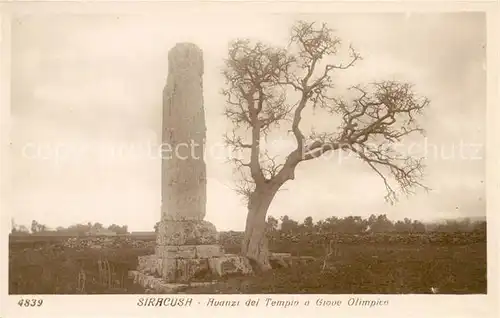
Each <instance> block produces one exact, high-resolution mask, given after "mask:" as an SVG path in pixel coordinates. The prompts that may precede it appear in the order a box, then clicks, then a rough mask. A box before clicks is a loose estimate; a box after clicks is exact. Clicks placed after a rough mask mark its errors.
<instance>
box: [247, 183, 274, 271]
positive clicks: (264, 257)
mask: <svg viewBox="0 0 500 318" xmlns="http://www.w3.org/2000/svg"><path fill="white" fill-rule="evenodd" d="M261 188H262V189H259V187H258V188H256V190H255V191H254V192H253V193H252V195H251V196H250V199H249V203H248V214H247V221H246V227H245V236H244V238H243V243H242V249H241V251H242V254H243V256H246V257H247V258H248V259H249V260H250V264H251V265H252V267H253V269H254V271H261V272H264V271H268V270H270V269H271V264H270V263H269V249H268V245H267V237H266V215H267V210H268V209H269V206H270V205H271V202H272V200H273V198H274V196H275V195H276V192H277V189H274V188H271V187H261Z"/></svg>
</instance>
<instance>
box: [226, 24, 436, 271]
mask: <svg viewBox="0 0 500 318" xmlns="http://www.w3.org/2000/svg"><path fill="white" fill-rule="evenodd" d="M341 48H342V44H341V40H340V38H338V37H337V36H335V34H334V31H333V30H332V29H330V28H328V27H327V25H325V24H322V25H319V26H318V25H317V24H316V23H307V22H304V21H299V22H297V23H296V24H294V26H293V27H292V29H291V36H290V45H289V46H288V47H287V48H276V47H272V46H269V45H266V44H264V43H261V42H257V43H252V42H251V41H250V40H236V41H234V42H232V43H231V45H230V47H229V52H228V58H227V59H226V60H225V68H224V70H223V76H224V78H225V80H226V86H225V88H224V89H223V90H222V94H223V95H224V96H225V97H226V102H227V105H226V108H225V116H226V117H227V118H228V119H229V120H230V121H231V122H232V124H233V130H232V131H231V132H230V133H228V134H226V136H225V142H226V144H227V145H228V146H230V147H232V149H233V150H234V151H238V152H240V153H246V155H245V156H236V157H234V158H232V161H233V163H234V164H235V168H236V171H238V172H239V173H240V174H241V175H242V178H241V180H240V183H239V184H238V187H237V191H238V192H239V193H240V194H242V195H243V196H244V197H245V198H246V201H247V207H248V214H247V219H246V228H245V236H244V240H243V243H242V253H243V255H245V256H246V257H248V258H249V259H250V260H252V261H253V263H254V264H257V265H258V268H260V269H261V270H268V269H270V268H271V267H270V264H269V260H268V258H269V255H268V254H269V252H268V248H267V240H266V237H265V228H266V226H265V225H266V214H267V211H268V209H269V206H270V204H271V202H272V200H273V198H274V197H275V195H276V193H277V192H278V191H279V190H280V188H281V187H282V186H283V184H284V183H285V182H287V181H288V180H293V179H294V178H295V176H294V174H295V168H296V167H297V165H298V164H299V163H301V162H303V161H308V160H312V159H315V158H318V157H320V156H322V155H323V154H325V153H327V152H331V151H346V152H349V153H351V154H353V155H355V156H357V157H359V159H361V160H362V161H364V162H365V163H366V164H367V165H368V166H369V167H370V168H371V169H373V171H374V172H375V173H377V174H378V175H379V176H380V178H381V179H382V182H383V183H384V185H385V187H386V189H387V197H386V199H387V200H389V201H391V202H393V201H394V200H396V199H397V197H398V194H400V193H404V194H410V193H412V192H413V191H414V190H415V189H416V188H418V187H422V188H425V186H424V185H423V184H422V183H421V179H422V169H423V165H422V158H413V157H411V156H406V155H404V154H400V153H399V152H397V151H396V149H395V147H394V144H395V143H396V142H398V141H399V140H401V138H403V137H405V136H407V135H410V134H412V133H423V130H422V129H421V128H420V127H419V126H418V124H417V122H416V117H417V115H419V114H420V113H421V111H422V110H423V109H424V108H425V107H426V106H427V105H428V104H429V101H428V99H427V98H422V97H419V96H417V95H416V94H415V93H414V91H413V89H412V85H410V84H408V83H400V82H396V81H380V82H375V83H372V84H370V85H367V86H362V85H357V86H353V87H351V88H350V89H349V91H350V92H351V93H353V94H354V95H355V97H353V98H352V99H350V100H347V99H344V98H340V97H338V96H332V95H333V94H332V93H333V88H334V83H333V78H332V75H333V74H336V73H337V72H341V71H342V70H345V69H349V68H351V67H353V66H354V65H355V64H356V62H358V61H359V60H360V59H361V56H360V55H359V53H358V52H357V51H356V50H355V49H354V48H353V47H351V46H350V47H349V48H348V53H349V57H348V59H347V60H346V61H345V63H337V64H332V63H328V61H329V60H328V58H329V57H330V58H331V57H335V59H337V60H338V59H339V55H340V53H339V52H340V49H341ZM294 96H296V97H297V98H296V99H295V100H294V101H290V99H292V98H293V97H294ZM306 108H313V109H320V110H322V111H324V112H326V113H327V114H329V115H332V116H334V117H335V118H337V119H340V125H335V128H336V129H332V131H330V132H321V133H318V132H314V131H312V132H311V133H308V134H306V133H304V131H303V130H301V127H300V124H301V118H302V116H301V115H302V113H303V111H304V109H306ZM332 122H333V121H332ZM283 124H288V125H290V126H289V127H290V129H289V133H291V134H293V137H292V138H293V139H294V143H296V147H294V149H293V150H292V151H291V152H290V153H289V154H288V155H287V156H286V157H284V158H283V159H282V160H279V158H278V157H277V156H272V155H270V153H269V151H268V149H267V148H266V147H264V146H263V143H262V140H263V139H265V138H266V137H267V136H268V134H269V133H270V132H271V131H272V130H273V129H274V130H276V128H278V130H279V131H281V129H279V128H280V127H281V126H282V125H283ZM388 177H392V178H393V180H395V181H396V185H393V184H391V182H390V180H389V178H388ZM396 187H397V188H396Z"/></svg>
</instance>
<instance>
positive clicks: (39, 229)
mask: <svg viewBox="0 0 500 318" xmlns="http://www.w3.org/2000/svg"><path fill="white" fill-rule="evenodd" d="M101 230H108V231H110V232H114V233H116V234H128V233H129V232H128V226H127V225H121V226H120V225H117V224H111V225H109V226H107V227H105V226H104V225H103V224H102V223H99V222H95V223H92V222H88V223H87V224H74V225H71V226H69V227H63V226H58V227H57V228H55V229H50V228H49V227H47V226H46V225H44V224H41V223H39V222H38V221H36V220H33V221H31V227H30V228H28V227H27V226H25V225H17V224H15V223H14V221H12V227H11V234H12V235H30V234H47V235H51V234H52V235H71V236H85V235H88V233H97V232H99V231H101Z"/></svg>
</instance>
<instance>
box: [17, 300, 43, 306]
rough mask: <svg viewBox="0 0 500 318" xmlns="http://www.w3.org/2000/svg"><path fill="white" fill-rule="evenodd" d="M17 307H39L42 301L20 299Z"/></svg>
mask: <svg viewBox="0 0 500 318" xmlns="http://www.w3.org/2000/svg"><path fill="white" fill-rule="evenodd" d="M17 304H18V305H19V307H40V306H41V305H42V304H43V299H21V300H19V301H18V302H17Z"/></svg>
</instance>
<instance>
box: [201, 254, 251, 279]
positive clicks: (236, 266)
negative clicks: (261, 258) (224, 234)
mask: <svg viewBox="0 0 500 318" xmlns="http://www.w3.org/2000/svg"><path fill="white" fill-rule="evenodd" d="M208 263H209V266H210V269H211V271H212V273H214V274H216V275H218V276H227V275H232V274H241V275H248V274H251V273H252V266H250V262H249V261H248V259H247V258H246V257H243V256H239V255H233V254H226V255H224V256H222V257H215V258H209V259H208Z"/></svg>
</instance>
